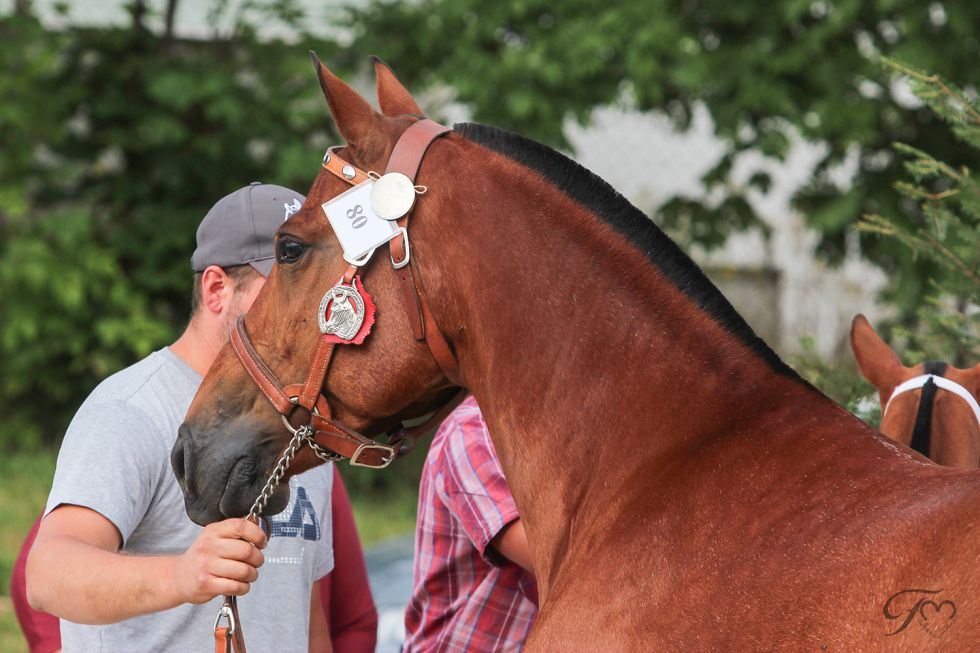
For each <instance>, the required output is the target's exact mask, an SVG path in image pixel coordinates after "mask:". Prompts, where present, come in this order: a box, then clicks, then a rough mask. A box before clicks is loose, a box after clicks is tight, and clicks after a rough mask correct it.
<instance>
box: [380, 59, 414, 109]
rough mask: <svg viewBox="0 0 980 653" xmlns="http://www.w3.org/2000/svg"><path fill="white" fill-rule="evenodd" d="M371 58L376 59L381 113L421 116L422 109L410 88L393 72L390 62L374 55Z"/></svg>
mask: <svg viewBox="0 0 980 653" xmlns="http://www.w3.org/2000/svg"><path fill="white" fill-rule="evenodd" d="M371 59H372V60H373V61H374V76H375V79H377V83H378V106H379V107H381V113H383V114H384V115H386V116H391V117H395V116H403V115H405V114H411V115H414V116H421V115H422V109H420V108H419V105H418V104H416V103H415V100H414V99H413V98H412V95H411V93H409V92H408V89H406V88H405V87H404V86H402V83H401V82H399V81H398V79H397V78H396V77H395V73H393V72H391V68H389V67H388V64H386V63H385V62H384V61H382V60H381V58H380V57H377V56H374V55H371Z"/></svg>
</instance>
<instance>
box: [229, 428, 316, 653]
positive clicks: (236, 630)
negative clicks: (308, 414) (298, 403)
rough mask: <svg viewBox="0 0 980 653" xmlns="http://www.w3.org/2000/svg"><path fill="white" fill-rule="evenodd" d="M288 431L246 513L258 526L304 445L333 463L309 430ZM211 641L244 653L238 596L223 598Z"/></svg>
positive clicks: (233, 651)
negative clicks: (274, 462)
mask: <svg viewBox="0 0 980 653" xmlns="http://www.w3.org/2000/svg"><path fill="white" fill-rule="evenodd" d="M291 430H292V431H293V437H292V439H291V440H290V441H289V444H288V445H286V450H285V451H283V452H282V456H280V457H279V460H278V461H277V462H276V465H275V467H273V468H272V474H270V475H269V478H268V480H266V482H265V485H264V486H263V487H262V491H261V492H259V496H258V497H256V499H255V503H253V504H252V508H251V510H249V511H248V516H247V517H246V518H245V519H247V520H249V521H251V522H254V523H255V524H258V523H259V519H262V512H263V511H264V510H265V507H266V504H268V503H269V499H270V498H271V497H272V493H273V492H275V490H276V488H277V487H279V483H281V482H282V477H283V476H284V475H285V474H286V470H287V469H289V465H290V464H291V463H292V462H293V458H295V457H296V452H298V451H299V449H300V447H302V446H303V444H304V443H305V444H308V445H310V448H311V449H313V452H314V453H315V454H316V455H317V457H319V458H320V459H322V460H325V461H330V460H335V458H334V457H333V456H332V454H331V453H330V452H327V451H325V450H324V449H323V448H322V447H321V446H320V445H318V444H317V443H316V442H314V440H313V436H314V435H315V432H314V431H313V429H312V428H310V427H309V426H301V427H299V428H298V429H295V430H293V429H291ZM270 535H271V533H270ZM222 620H224V622H225V625H222V624H221V622H222ZM214 642H215V651H216V653H246V651H245V637H244V635H243V634H242V624H241V619H240V618H239V616H238V597H237V596H233V595H225V600H224V603H222V604H221V609H220V610H219V611H218V617H217V618H216V619H215V620H214Z"/></svg>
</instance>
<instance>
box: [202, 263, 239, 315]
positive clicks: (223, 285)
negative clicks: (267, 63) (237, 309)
mask: <svg viewBox="0 0 980 653" xmlns="http://www.w3.org/2000/svg"><path fill="white" fill-rule="evenodd" d="M234 291H235V288H234V283H233V282H232V280H231V279H230V278H229V277H228V273H227V272H225V271H224V270H222V269H221V268H220V267H219V266H217V265H209V266H208V267H206V268H205V269H204V272H202V273H201V304H203V305H204V307H205V308H206V309H207V310H208V311H210V312H211V313H214V314H215V315H217V314H218V313H221V311H222V310H223V309H224V307H225V304H226V303H227V302H228V299H229V298H230V297H231V295H232V293H234Z"/></svg>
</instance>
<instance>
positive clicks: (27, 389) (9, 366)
mask: <svg viewBox="0 0 980 653" xmlns="http://www.w3.org/2000/svg"><path fill="white" fill-rule="evenodd" d="M253 4H254V3H253ZM300 39H301V42H299V43H285V42H282V41H277V40H272V41H265V40H259V39H257V38H256V36H255V35H254V33H253V32H252V31H251V30H250V29H248V27H247V26H242V27H240V29H238V30H237V31H236V32H235V34H234V36H233V37H231V38H228V39H218V40H216V41H211V42H191V41H181V40H173V39H168V38H165V37H161V36H157V35H154V34H152V33H149V32H147V31H145V30H144V29H143V28H142V27H141V26H140V25H139V24H138V23H137V24H135V25H134V26H132V27H121V28H100V29H83V28H76V27H67V28H65V29H63V30H58V31H50V30H47V29H44V28H43V27H42V26H41V25H40V24H39V23H38V22H37V21H36V20H35V19H34V18H32V17H31V16H25V15H13V16H7V17H0V67H2V69H3V70H4V71H5V73H4V75H0V95H2V97H3V98H4V101H3V102H2V103H0V142H2V143H3V154H2V156H0V325H2V327H0V360H2V361H3V364H2V375H0V407H2V409H3V413H4V420H3V421H2V423H0V447H3V448H7V449H10V448H14V447H31V446H33V445H36V444H38V443H51V442H55V441H57V440H58V439H59V438H60V436H61V434H62V433H63V432H64V429H65V427H66V426H67V421H68V419H70V417H71V415H72V414H73V413H74V410H75V409H76V408H77V406H78V404H79V403H80V402H81V400H82V399H83V398H84V397H85V396H86V395H87V394H88V392H89V391H91V389H92V388H93V387H94V385H95V384H96V383H98V381H99V380H101V379H102V378H104V377H105V376H106V375H107V374H109V373H111V372H113V371H115V370H117V369H119V368H120V367H122V366H124V365H127V364H129V363H132V362H134V361H135V360H137V359H139V358H141V357H142V356H145V355H146V354H147V353H149V352H150V351H152V350H153V349H155V348H158V347H160V346H162V345H164V344H166V343H167V342H168V341H170V340H171V339H172V338H174V337H175V335H176V334H177V333H178V332H179V330H180V329H181V328H182V327H183V325H184V323H185V321H186V318H187V314H188V310H189V295H190V282H191V271H190V264H189V260H190V255H191V252H192V251H193V247H194V233H195V230H196V228H197V224H198V222H199V221H200V219H201V218H202V217H203V216H204V214H205V213H206V212H207V210H208V208H210V206H211V205H212V204H213V203H214V202H215V201H216V200H217V199H219V198H220V197H222V196H223V195H225V194H227V193H229V192H231V191H232V190H234V189H236V188H238V187H240V186H242V185H245V184H247V183H248V182H250V181H253V180H256V179H260V180H263V181H269V182H275V183H280V184H284V185H287V186H291V187H294V188H296V189H298V190H301V191H305V190H306V189H307V188H309V186H310V184H311V183H312V180H313V178H314V176H315V174H316V171H317V169H318V164H319V160H320V156H321V154H322V151H323V149H324V148H325V146H326V145H327V144H329V143H330V142H336V139H335V137H334V136H333V135H332V133H331V132H329V131H328V129H329V127H328V123H329V121H328V118H327V111H326V107H325V104H324V102H323V98H322V96H321V94H320V90H319V87H318V85H317V83H316V77H315V74H314V72H313V70H312V66H311V65H310V62H309V59H308V58H307V57H306V55H305V51H306V50H308V49H310V48H311V47H314V46H315V47H316V49H317V50H318V52H319V54H320V55H321V57H324V59H325V60H326V61H330V62H331V64H332V65H334V67H338V68H339V67H341V66H337V65H336V64H334V63H333V62H332V61H331V59H332V58H333V56H334V55H335V54H336V53H337V48H336V46H334V45H333V44H330V43H324V42H322V41H320V42H313V41H311V40H310V39H309V38H308V37H305V36H303V35H302V34H301V35H300Z"/></svg>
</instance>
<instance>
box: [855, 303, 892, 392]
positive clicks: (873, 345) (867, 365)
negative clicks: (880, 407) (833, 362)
mask: <svg viewBox="0 0 980 653" xmlns="http://www.w3.org/2000/svg"><path fill="white" fill-rule="evenodd" d="M851 349H853V350H854V357H855V358H856V359H857V363H858V368H859V369H860V370H861V375H862V376H864V378H866V379H867V380H868V381H870V382H871V383H872V384H873V385H874V386H875V387H876V388H878V392H879V393H881V395H882V396H885V395H886V394H890V393H891V391H892V390H894V389H895V386H897V385H898V384H899V382H900V380H901V376H902V370H903V369H904V367H903V366H902V362H901V361H900V360H898V356H896V355H895V352H893V351H892V350H891V347H889V346H888V345H886V344H885V341H884V340H882V339H881V337H880V336H879V335H878V334H877V333H876V332H875V330H874V328H872V326H871V323H870V322H868V319H867V318H866V317H864V316H863V315H861V314H860V313H858V314H857V315H856V316H854V321H853V322H851Z"/></svg>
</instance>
